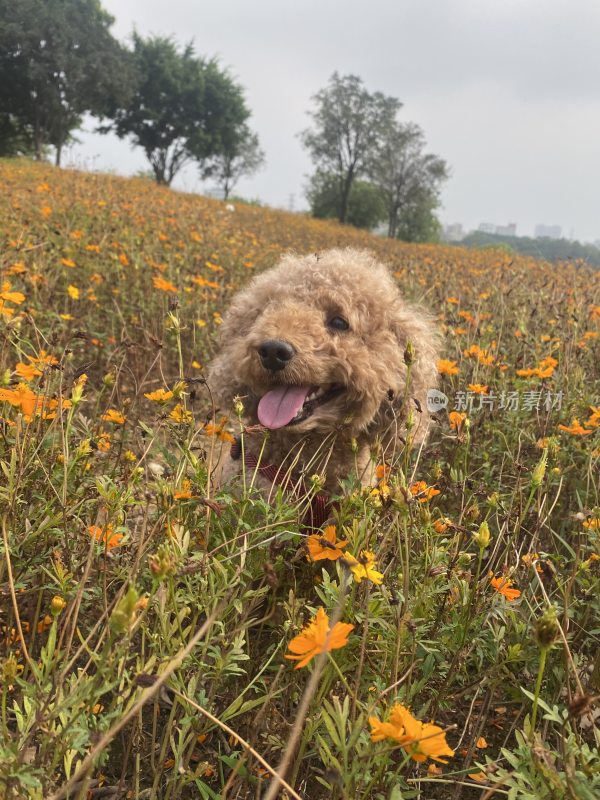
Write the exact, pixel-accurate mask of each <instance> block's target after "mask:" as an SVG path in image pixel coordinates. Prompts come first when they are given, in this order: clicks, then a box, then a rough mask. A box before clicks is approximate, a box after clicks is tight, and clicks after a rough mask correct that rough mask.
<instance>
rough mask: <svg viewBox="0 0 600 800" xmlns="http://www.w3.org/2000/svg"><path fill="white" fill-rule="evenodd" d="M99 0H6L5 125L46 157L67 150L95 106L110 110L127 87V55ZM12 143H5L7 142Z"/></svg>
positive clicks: (1, 112)
mask: <svg viewBox="0 0 600 800" xmlns="http://www.w3.org/2000/svg"><path fill="white" fill-rule="evenodd" d="M112 23H113V18H112V17H111V16H110V15H109V14H107V13H106V11H104V9H102V7H101V5H100V3H99V2H98V0H0V118H1V119H2V129H3V131H4V133H5V134H6V135H7V137H8V138H7V139H6V140H5V142H8V141H9V140H10V136H9V134H10V133H11V132H12V134H13V135H14V133H15V131H16V132H17V134H18V138H20V139H21V140H22V141H24V142H26V141H29V142H30V145H31V147H32V148H33V151H34V152H35V155H36V158H38V159H40V158H42V157H43V155H44V153H45V149H46V148H47V146H48V145H53V146H54V147H55V149H56V164H57V165H60V160H61V154H62V149H63V147H64V145H65V143H66V142H67V141H68V140H69V139H70V138H72V131H73V130H76V129H77V128H78V127H80V125H81V120H82V116H83V114H84V113H86V112H89V113H91V114H95V115H97V116H101V115H104V114H106V113H108V111H109V109H110V108H111V106H112V105H113V104H114V102H115V101H116V100H117V99H118V98H120V97H121V95H122V94H123V93H125V92H126V91H127V74H128V70H127V57H126V54H125V52H124V50H123V49H122V48H121V46H120V45H119V43H118V42H117V41H116V40H115V39H114V38H113V37H112V35H111V33H110V27H111V25H112ZM5 146H6V144H5Z"/></svg>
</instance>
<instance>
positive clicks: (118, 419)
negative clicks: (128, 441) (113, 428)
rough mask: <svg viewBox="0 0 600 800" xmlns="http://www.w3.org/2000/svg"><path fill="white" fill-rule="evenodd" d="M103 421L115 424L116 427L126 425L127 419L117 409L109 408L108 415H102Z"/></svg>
mask: <svg viewBox="0 0 600 800" xmlns="http://www.w3.org/2000/svg"><path fill="white" fill-rule="evenodd" d="M101 419H103V420H104V421H105V422H114V424H115V425H124V424H125V421H126V420H127V417H125V416H124V415H123V414H121V412H120V411H117V410H116V408H109V409H108V411H107V412H106V414H102V417H101Z"/></svg>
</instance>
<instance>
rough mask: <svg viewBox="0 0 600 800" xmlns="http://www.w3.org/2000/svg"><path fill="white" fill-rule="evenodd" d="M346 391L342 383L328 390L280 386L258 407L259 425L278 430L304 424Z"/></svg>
mask: <svg viewBox="0 0 600 800" xmlns="http://www.w3.org/2000/svg"><path fill="white" fill-rule="evenodd" d="M345 390H346V387H345V386H342V384H340V383H332V384H328V385H326V386H286V385H283V384H282V385H281V386H277V387H275V388H274V389H271V390H270V391H268V392H267V393H266V394H264V395H263V396H262V397H261V398H260V401H259V403H258V412H257V413H258V421H259V422H260V424H261V425H264V427H265V428H269V429H270V430H276V429H277V428H283V427H284V426H286V425H297V424H298V423H299V422H304V420H305V419H308V418H309V417H310V416H312V414H313V413H314V412H315V410H316V409H317V408H319V407H320V406H322V405H324V404H325V403H328V402H329V401H330V400H333V399H334V398H336V397H338V395H340V394H342V392H344V391H345Z"/></svg>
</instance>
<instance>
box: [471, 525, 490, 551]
mask: <svg viewBox="0 0 600 800" xmlns="http://www.w3.org/2000/svg"><path fill="white" fill-rule="evenodd" d="M473 541H475V542H477V544H478V545H479V548H480V549H481V550H485V548H486V547H487V546H488V545H489V543H490V528H489V525H488V524H487V522H486V521H485V520H483V522H482V523H481V525H480V526H479V530H478V531H477V533H475V534H474V535H473Z"/></svg>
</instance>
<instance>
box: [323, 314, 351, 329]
mask: <svg viewBox="0 0 600 800" xmlns="http://www.w3.org/2000/svg"><path fill="white" fill-rule="evenodd" d="M327 327H328V328H331V329H332V330H334V331H347V330H350V325H348V323H347V321H346V320H345V319H344V318H343V317H332V318H331V319H330V320H329V321H328V323H327Z"/></svg>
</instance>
